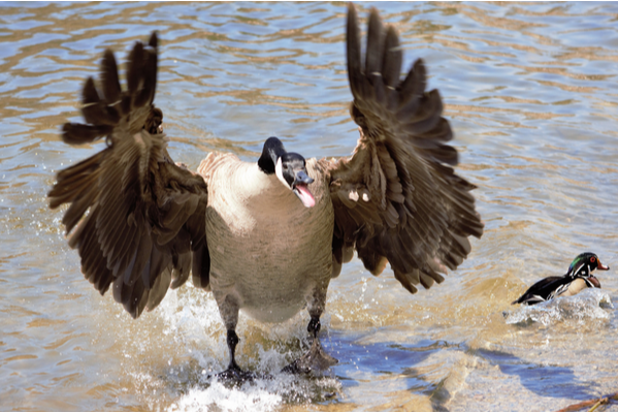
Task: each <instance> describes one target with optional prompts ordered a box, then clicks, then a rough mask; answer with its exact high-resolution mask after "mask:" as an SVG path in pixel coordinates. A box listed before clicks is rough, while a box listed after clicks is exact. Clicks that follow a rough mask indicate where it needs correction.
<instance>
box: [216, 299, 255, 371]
mask: <svg viewBox="0 0 618 412" xmlns="http://www.w3.org/2000/svg"><path fill="white" fill-rule="evenodd" d="M218 303H219V302H218ZM238 311H239V308H238V304H237V303H236V301H235V300H234V299H233V298H232V297H231V296H230V295H228V296H226V297H225V299H223V300H222V301H221V302H220V303H219V312H220V313H221V317H222V318H223V321H224V322H225V327H226V329H227V348H228V350H229V352H230V363H229V365H228V367H227V369H226V370H224V371H223V372H221V373H218V374H217V376H218V377H219V378H220V379H223V380H227V381H236V382H245V381H250V380H253V378H254V377H253V375H252V374H251V373H250V372H245V371H243V370H242V369H240V367H239V366H238V364H237V363H236V345H238V342H239V341H240V339H239V338H238V335H237V334H236V324H237V323H238Z"/></svg>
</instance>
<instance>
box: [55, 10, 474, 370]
mask: <svg viewBox="0 0 618 412" xmlns="http://www.w3.org/2000/svg"><path fill="white" fill-rule="evenodd" d="M158 43H159V40H158V36H157V33H156V32H155V33H153V34H152V35H151V37H150V39H149V41H148V43H147V44H142V43H140V42H137V43H136V44H135V46H134V47H133V49H132V50H131V51H130V53H129V55H128V64H127V70H126V83H127V88H126V89H124V90H123V89H122V88H121V85H120V81H119V74H118V69H117V64H116V59H115V56H114V53H113V52H112V51H111V50H106V51H105V52H104V54H103V58H102V61H101V69H100V70H101V74H100V81H99V82H98V87H99V89H97V85H95V82H94V80H93V79H92V77H90V78H88V79H87V80H86V82H85V84H84V87H83V91H82V106H81V113H82V115H83V118H84V120H85V123H83V124H81V123H65V124H64V125H63V127H62V139H63V141H64V142H65V143H68V144H72V145H76V144H85V143H91V142H94V141H96V140H97V139H103V138H105V142H106V146H105V148H104V149H103V150H101V151H100V152H98V153H96V154H95V155H93V156H91V157H90V158H87V159H85V160H83V161H81V162H79V163H76V164H75V165H72V166H70V167H67V168H66V169H64V170H61V171H59V172H58V173H57V176H56V183H55V184H54V186H53V187H52V189H51V191H50V192H49V198H50V200H49V201H50V207H51V208H52V209H54V208H57V207H59V206H60V205H62V204H69V205H70V206H69V207H68V209H67V210H66V212H65V214H64V216H63V219H62V222H63V223H64V225H65V227H66V233H67V236H68V243H69V245H70V246H71V247H72V248H75V249H77V250H78V252H79V255H80V258H81V270H82V272H83V274H84V276H85V277H86V279H88V281H90V283H92V284H93V285H94V287H95V288H96V290H98V291H99V292H100V293H101V294H102V295H103V294H104V293H105V292H106V291H108V290H109V289H110V288H111V289H112V292H113V297H114V299H115V300H116V301H117V302H119V303H121V304H122V305H123V307H124V309H126V311H127V312H129V313H130V314H131V316H132V317H133V318H137V317H139V316H140V314H141V313H142V312H143V310H144V309H145V310H147V311H151V310H153V309H154V308H156V307H157V305H158V304H159V303H160V302H161V301H162V299H163V298H164V296H165V294H166V292H167V290H168V289H170V288H171V289H175V288H178V287H180V286H181V285H183V284H184V283H185V282H186V281H187V280H188V278H189V277H190V275H191V278H192V281H193V284H194V285H195V286H196V287H198V288H201V289H204V290H206V291H212V294H213V296H214V299H215V300H216V303H217V305H218V308H219V312H220V315H221V319H222V321H223V323H224V324H225V328H226V330H227V346H228V349H229V360H230V361H229V366H228V368H227V369H226V370H225V371H223V372H221V374H220V376H222V377H224V378H230V379H240V380H243V379H249V378H250V374H249V372H246V371H244V370H242V369H241V368H240V367H239V366H238V364H237V363H236V359H235V349H236V345H237V344H238V342H239V337H238V335H237V334H236V331H235V330H236V326H237V323H238V317H239V312H240V311H243V313H245V314H246V315H248V316H250V317H252V318H255V319H257V320H258V321H261V322H282V321H284V320H286V319H289V318H290V317H292V316H294V315H295V314H296V313H298V312H299V311H301V310H302V309H303V308H306V310H307V311H308V313H309V317H310V321H309V324H308V327H307V331H308V332H309V333H310V335H312V339H313V342H312V344H311V346H310V348H309V350H308V351H307V352H306V353H305V354H304V355H302V356H301V357H299V358H298V359H296V360H295V361H293V362H292V363H291V364H290V365H289V366H288V367H286V369H285V370H286V371H288V372H297V373H301V372H303V373H304V372H310V371H320V370H325V369H328V368H329V367H330V366H332V365H334V364H335V363H336V362H337V360H336V359H334V358H333V357H331V356H330V355H328V354H327V353H326V351H324V350H323V348H322V346H321V344H320V340H319V337H318V334H319V332H320V328H321V325H320V317H321V315H322V314H323V312H324V310H325V302H326V293H327V288H328V285H329V282H330V280H331V279H332V278H334V277H337V276H338V275H339V273H340V272H341V267H342V264H344V263H346V262H349V261H350V260H351V259H352V258H353V255H354V251H356V253H357V255H358V258H359V259H360V260H361V261H362V262H363V264H364V266H365V268H366V269H367V270H368V271H369V272H371V273H372V274H373V275H375V276H377V275H379V274H380V273H381V272H382V271H383V270H384V269H385V267H386V265H387V263H389V264H390V267H391V268H392V270H393V273H394V276H395V278H396V279H397V280H398V281H399V282H400V283H401V285H402V286H403V287H404V288H405V289H407V290H408V291H409V292H410V293H416V292H417V290H418V288H417V287H418V285H419V284H420V285H422V286H423V287H424V288H429V287H431V286H432V285H433V284H434V282H437V283H441V282H442V281H443V280H444V277H443V274H446V273H447V270H448V269H451V270H454V269H456V268H457V266H459V265H460V264H461V263H462V262H463V260H464V259H465V258H466V257H467V256H468V254H469V253H470V250H471V245H470V240H469V237H470V236H475V237H477V238H480V237H481V235H482V233H483V227H484V224H483V223H482V221H481V218H480V215H479V214H478V213H477V212H476V210H475V199H474V197H473V196H472V194H471V193H470V191H471V190H472V189H474V188H475V186H474V185H473V184H471V183H469V182H468V181H466V180H465V179H464V178H462V177H460V176H458V175H457V174H455V172H454V170H453V167H454V166H456V165H457V164H458V153H457V150H456V149H455V148H453V147H452V146H450V145H448V144H447V143H448V141H450V140H451V139H452V138H453V132H452V130H451V127H450V125H449V122H448V121H447V120H446V119H445V118H443V117H442V111H443V104H442V99H441V97H440V94H439V93H438V91H437V90H431V91H426V90H425V89H426V83H427V77H426V69H425V65H424V63H423V62H422V60H420V59H419V60H417V61H416V62H415V63H414V64H413V66H412V67H411V69H410V70H409V71H408V72H407V74H406V76H405V77H404V78H403V79H402V78H400V75H401V73H402V67H401V66H402V60H403V53H402V50H401V48H400V46H399V38H398V34H397V32H396V30H395V29H394V28H393V27H392V26H388V27H385V26H384V25H383V23H382V22H381V20H380V17H379V15H378V12H377V11H376V10H375V9H372V10H371V11H370V13H369V23H368V34H367V46H366V52H365V56H364V58H363V55H362V53H361V44H360V43H361V36H360V31H359V25H358V17H357V13H356V10H355V7H354V5H352V4H350V5H349V6H348V10H347V30H346V46H347V70H348V79H349V85H350V89H351V92H352V96H353V102H352V103H351V104H350V114H351V117H352V119H353V120H354V122H355V123H356V124H357V125H358V130H359V134H360V137H359V140H358V144H357V146H356V148H355V149H354V152H353V154H352V155H351V156H349V157H345V158H340V159H319V160H318V159H315V158H311V159H305V157H303V156H302V155H300V154H298V153H292V152H287V151H286V150H285V147H284V145H283V143H282V142H281V140H280V139H278V138H276V137H270V138H268V139H266V141H265V142H264V145H263V150H262V153H261V155H260V157H259V159H258V160H257V162H245V161H241V160H240V159H239V158H238V157H237V156H235V155H234V154H231V153H209V154H208V155H207V156H206V158H205V159H204V160H203V161H202V162H201V164H200V165H199V167H198V169H197V171H195V172H193V171H190V170H188V168H187V166H186V165H184V164H182V163H176V162H174V161H173V160H172V157H171V156H170V154H169V152H168V150H167V142H168V140H169V139H168V137H167V136H166V135H165V133H164V132H163V112H162V110H161V109H159V108H157V107H156V106H154V104H153V102H154V98H155V90H156V81H157V58H158V57H157V56H158V55H157V49H158ZM73 229H75V230H74V231H73ZM310 337H311V336H310Z"/></svg>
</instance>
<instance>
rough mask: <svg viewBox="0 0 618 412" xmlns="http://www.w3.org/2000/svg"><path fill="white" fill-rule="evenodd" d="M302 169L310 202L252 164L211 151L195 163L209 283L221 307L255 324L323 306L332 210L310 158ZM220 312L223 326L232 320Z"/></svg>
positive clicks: (323, 179) (318, 170)
mask: <svg viewBox="0 0 618 412" xmlns="http://www.w3.org/2000/svg"><path fill="white" fill-rule="evenodd" d="M307 171H308V172H309V173H308V174H309V176H310V177H311V178H313V179H314V180H315V182H314V183H313V184H312V185H311V188H312V189H313V190H312V193H313V195H314V198H315V201H316V204H315V206H314V207H311V208H307V207H304V206H303V205H302V204H301V203H300V202H299V201H298V198H297V197H296V196H295V195H294V194H293V193H292V191H291V190H289V189H287V188H286V187H284V186H283V185H282V184H281V182H280V181H279V179H278V178H277V177H276V176H275V175H274V174H272V175H266V174H264V173H263V172H261V171H260V169H259V167H258V166H257V164H256V163H248V162H243V161H241V160H240V159H238V158H237V157H236V156H234V155H230V154H224V155H216V154H211V155H210V156H209V157H208V158H207V159H206V160H204V161H203V162H202V164H201V165H200V167H199V169H198V173H200V174H201V175H202V176H204V180H205V181H206V183H207V184H208V189H209V197H208V208H207V209H206V237H207V239H208V245H209V252H210V259H211V264H210V285H211V288H212V290H213V293H214V295H215V299H216V300H217V302H218V303H219V306H220V307H222V306H238V308H240V309H241V310H243V311H244V312H245V313H247V314H248V315H250V316H251V317H253V318H255V319H257V320H259V321H262V322H281V321H284V320H286V319H288V318H290V317H292V316H294V315H295V314H296V313H298V311H300V310H301V309H302V308H303V307H304V306H305V305H306V304H309V305H315V304H317V305H319V306H320V310H322V309H323V307H324V303H325V302H324V301H325V297H326V293H325V292H326V288H327V286H328V282H329V280H330V277H331V274H332V251H331V250H330V249H329V248H324V247H323V245H330V243H331V242H332V238H333V227H334V214H333V206H332V202H331V200H330V196H329V194H328V192H327V191H326V190H325V189H326V188H327V187H328V186H327V183H326V177H325V175H324V173H323V171H322V170H321V168H320V167H318V164H317V162H316V161H315V159H312V160H309V161H308V162H307ZM282 211H284V212H282ZM301 223H302V226H300V227H301V229H300V230H293V229H294V228H298V227H299V225H300V224H301ZM265 251H268V253H264V252H265ZM314 296H317V297H318V298H317V299H316V300H317V301H314V299H313V297H314ZM226 299H227V300H228V302H227V303H226V304H224V303H223V302H225V301H226ZM310 311H311V309H310ZM227 312H228V313H222V316H223V318H224V321H225V324H226V326H228V329H229V325H235V322H236V320H237V319H236V315H235V313H229V312H234V311H227Z"/></svg>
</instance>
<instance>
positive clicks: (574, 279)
mask: <svg viewBox="0 0 618 412" xmlns="http://www.w3.org/2000/svg"><path fill="white" fill-rule="evenodd" d="M595 269H598V270H609V266H605V265H603V264H602V263H601V261H600V260H599V257H598V256H597V255H595V254H594V253H590V252H584V253H580V254H579V255H577V257H576V258H575V259H573V262H571V264H570V265H569V269H568V270H567V272H566V273H565V274H564V275H563V276H549V277H546V278H544V279H541V280H539V281H538V282H536V283H535V284H534V285H532V286H530V288H528V290H526V292H525V293H524V294H523V295H521V296H520V297H519V298H517V299H516V300H514V301H513V302H511V304H512V305H516V304H520V303H521V304H524V305H536V304H537V303H541V302H546V301H549V300H552V299H554V298H557V297H558V296H573V295H576V294H578V293H579V292H581V291H582V290H584V289H586V288H592V287H594V288H601V282H599V279H597V278H596V277H595V276H594V275H593V274H592V272H594V270H595Z"/></svg>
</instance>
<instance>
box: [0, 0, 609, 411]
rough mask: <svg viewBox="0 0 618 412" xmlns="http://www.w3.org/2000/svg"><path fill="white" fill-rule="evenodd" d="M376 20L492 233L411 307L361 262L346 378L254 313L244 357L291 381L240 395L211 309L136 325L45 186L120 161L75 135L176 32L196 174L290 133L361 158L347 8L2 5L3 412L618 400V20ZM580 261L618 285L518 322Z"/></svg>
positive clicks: (169, 102)
mask: <svg viewBox="0 0 618 412" xmlns="http://www.w3.org/2000/svg"><path fill="white" fill-rule="evenodd" d="M375 6H376V7H378V9H379V10H380V12H381V15H382V17H383V19H385V20H386V21H388V22H390V23H392V24H394V25H395V27H396V28H397V30H398V31H399V32H400V33H401V37H402V43H403V46H404V48H405V66H406V67H409V65H410V64H411V63H412V62H413V60H414V59H415V58H417V57H422V58H423V59H424V60H425V62H426V64H427V67H428V71H429V74H430V76H431V77H430V79H429V86H430V87H431V88H439V90H440V93H441V95H442V96H443V99H444V101H445V104H446V116H448V118H449V119H450V120H451V123H452V126H453V128H454V130H455V132H456V140H455V144H456V146H457V148H458V149H459V151H460V153H461V162H462V164H461V166H460V168H459V171H460V173H461V174H462V175H464V176H465V177H466V178H467V179H469V180H470V181H472V182H473V183H475V184H477V185H478V186H479V189H478V190H476V191H475V194H476V197H477V204H478V209H479V211H480V213H481V214H482V216H483V219H484V221H485V222H486V231H485V234H484V236H483V238H482V239H481V240H479V241H475V242H474V245H473V246H474V248H473V252H472V254H471V255H470V257H469V259H468V260H467V261H466V262H465V263H464V264H463V265H462V266H461V267H460V269H459V270H458V271H457V272H455V273H452V274H450V275H449V276H448V278H447V280H446V282H444V283H443V284H442V285H439V286H437V287H434V288H432V289H431V290H429V291H421V292H420V293H418V294H417V295H414V296H411V295H409V294H408V293H407V292H406V291H405V290H403V288H401V287H400V285H399V283H398V282H397V281H396V280H394V278H393V276H392V272H390V271H386V272H385V273H384V274H382V276H380V277H379V278H374V277H372V276H371V275H370V274H368V273H367V272H366V271H364V270H363V268H362V265H361V264H360V262H359V261H357V260H354V261H353V262H352V263H350V264H348V265H346V266H344V269H343V273H342V275H341V276H340V277H339V278H337V279H336V280H335V281H333V282H332V284H331V287H330V289H329V298H328V306H327V312H326V314H325V315H324V318H323V325H324V328H323V335H322V339H323V342H324V345H325V347H326V348H327V350H328V351H329V352H330V353H332V354H333V355H334V356H336V357H337V358H339V360H340V363H339V365H337V366H336V367H334V368H333V369H332V373H331V374H330V375H328V374H327V375H326V376H323V377H320V378H316V379H306V378H301V379H297V378H292V377H287V376H282V375H281V374H278V373H277V371H278V370H279V368H280V367H282V366H284V365H285V364H287V362H289V361H290V360H291V359H293V358H294V357H295V356H298V355H299V354H300V353H301V352H302V347H303V345H306V343H307V341H306V332H305V327H306V323H307V321H308V318H307V315H306V314H305V313H301V314H300V315H298V316H297V317H295V318H294V319H292V320H290V321H289V322H287V323H285V324H282V325H262V324H259V323H257V322H254V321H251V320H249V319H246V318H242V319H241V322H240V327H239V330H238V334H239V336H240V337H241V339H242V341H241V343H240V345H239V363H240V364H241V365H243V366H245V367H248V368H252V369H254V370H259V371H262V372H267V373H272V374H274V375H275V377H274V379H273V380H259V381H258V382H257V383H256V384H255V385H245V386H243V387H241V388H235V389H234V388H232V389H230V388H227V387H225V386H223V385H221V384H219V383H217V382H214V383H213V382H211V381H209V380H208V379H206V377H207V375H208V374H209V373H211V372H212V371H218V370H221V369H222V368H224V367H225V366H226V363H227V349H226V346H225V336H224V330H223V326H222V324H221V321H220V319H219V316H218V313H217V309H216V306H215V304H214V301H213V299H212V296H211V295H209V294H206V293H203V292H201V291H199V290H197V289H194V288H193V287H191V286H189V287H187V286H185V287H183V288H182V289H181V290H179V291H177V292H173V293H170V294H168V296H167V297H166V298H165V300H164V302H163V304H162V305H161V307H159V308H158V309H157V310H155V311H154V312H152V313H148V314H144V315H143V316H142V317H141V318H140V319H139V320H138V321H133V320H132V319H131V318H130V316H128V315H127V314H126V313H124V312H123V310H122V308H121V307H120V306H119V305H117V304H115V303H114V302H113V299H112V298H111V296H105V297H104V298H101V297H100V296H99V294H98V293H97V292H96V291H95V290H94V289H93V288H92V287H91V286H90V285H89V283H88V282H86V281H85V280H84V279H83V276H82V275H81V274H80V270H79V262H78V257H77V254H76V252H74V251H72V250H69V249H68V247H67V246H66V241H65V239H64V236H63V228H62V227H61V224H60V218H61V212H60V211H50V210H49V209H48V207H47V204H46V193H47V191H48V190H49V188H50V186H51V185H52V184H53V182H54V173H55V171H57V170H59V169H61V168H64V167H66V166H67V165H69V164H73V163H75V162H76V161H78V160H80V159H82V158H84V157H86V156H88V155H90V154H92V153H94V151H96V150H99V149H100V147H101V146H100V145H93V146H90V147H80V148H70V147H67V146H65V145H63V144H62V143H61V142H60V141H59V133H58V131H59V126H60V125H61V124H62V123H63V122H65V121H66V120H67V119H68V120H72V121H75V120H78V118H79V117H78V112H77V110H76V108H77V101H78V96H79V92H80V89H81V86H82V82H83V79H84V78H85V77H86V76H88V75H93V74H95V73H96V71H97V62H98V60H99V59H100V56H101V53H102V51H103V50H104V48H106V47H111V48H113V49H115V50H117V51H119V52H120V55H119V57H121V56H124V53H126V51H127V50H128V49H129V47H130V46H131V45H132V43H133V42H134V41H135V40H137V39H141V40H145V39H146V38H147V36H148V35H149V33H150V32H151V31H152V30H155V29H156V30H158V31H159V34H160V38H161V43H162V46H161V55H160V61H161V65H160V72H159V78H160V80H159V88H158V94H157V98H156V101H157V104H158V106H159V107H161V108H162V109H163V110H164V113H165V119H164V121H165V130H166V132H167V133H168V135H169V136H171V137H172V139H173V140H172V143H171V145H170V146H171V149H170V151H171V154H172V156H174V159H175V160H182V161H184V162H185V163H187V164H189V166H190V167H191V168H195V167H197V165H198V164H199V161H200V160H201V158H202V157H204V156H205V153H206V152H208V151H211V150H223V151H232V152H234V153H237V154H238V155H240V156H241V157H243V158H244V159H247V160H249V159H255V156H256V154H257V153H258V152H259V150H260V147H261V143H262V142H263V140H264V139H265V138H266V137H268V136H271V135H276V136H279V137H280V138H282V139H283V140H284V141H285V144H286V147H287V148H288V149H289V150H293V151H297V152H300V153H302V154H304V155H305V156H306V157H312V156H316V157H324V156H343V155H347V154H349V153H350V151H351V150H352V149H353V147H354V145H355V143H356V139H357V137H358V134H357V132H356V130H355V126H354V124H353V123H352V122H351V121H350V119H349V115H348V112H347V104H348V102H349V100H350V93H349V90H348V86H347V78H346V72H345V66H344V45H343V39H344V16H345V7H344V4H342V3H298V4H288V3H277V4H274V3H273V4H270V3H256V4H253V3H242V4H233V3H232V4H227V3H218V4H209V3H200V4H166V3H152V4H151V3H129V4H122V3H113V4H112V3H102V4H99V3H51V4H50V3H25V4H24V3H0V116H1V117H2V119H3V120H2V129H1V130H0V230H1V231H2V243H1V248H0V250H1V251H0V288H1V290H2V299H1V300H0V382H2V383H3V384H2V387H1V388H0V405H1V406H0V409H1V410H7V411H13V410H15V411H16V410H32V411H50V410H63V411H72V410H76V411H81V410H132V411H142V410H144V411H150V410H154V411H206V410H219V411H243V410H247V411H248V410H251V411H253V410H258V411H259V410H261V411H271V410H282V411H301V410H316V411H325V410H329V411H349V410H364V411H377V410H380V411H382V410H415V411H417V410H418V411H430V410H437V411H442V410H450V411H476V410H501V411H507V410H512V411H528V410H535V411H536V410H539V411H551V410H557V409H560V408H562V407H565V406H567V405H569V404H573V403H577V402H580V401H582V400H586V399H590V398H593V397H596V396H600V395H603V394H607V393H611V392H615V391H617V390H618V368H617V367H616V364H617V363H618V351H617V350H616V338H615V337H616V331H617V328H618V320H617V313H616V308H615V305H613V304H611V302H612V301H613V302H615V301H616V298H617V290H618V281H617V277H616V275H615V266H616V262H617V260H618V254H617V250H618V238H617V235H616V233H615V229H616V219H617V212H616V208H615V204H614V203H615V199H616V198H617V196H618V189H617V188H618V184H617V183H618V179H617V177H616V176H617V174H616V173H617V168H616V166H615V159H616V158H617V157H618V144H617V138H618V133H617V132H616V122H617V120H618V117H617V115H618V94H617V93H616V87H615V84H616V81H617V79H616V61H617V60H618V32H617V30H616V27H617V26H616V20H617V18H618V6H617V5H616V4H615V3H522V4H517V3H505V4H503V3H499V4H494V3H492V4H486V3H456V4H451V3H411V4H409V3H379V4H376V5H375ZM358 7H359V8H361V9H363V11H362V12H361V15H362V16H363V18H365V16H366V10H367V9H368V7H370V5H369V4H359V5H358ZM121 58H122V57H121ZM583 251H593V252H596V253H597V254H598V255H599V257H600V258H601V260H602V262H603V263H605V264H606V265H609V266H611V267H613V268H614V269H612V270H611V271H609V272H602V273H600V274H599V278H600V281H601V284H602V285H603V289H602V290H601V291H598V290H594V291H586V292H585V293H583V294H580V295H578V296H576V297H574V298H568V299H560V300H558V301H556V302H552V303H550V304H547V305H544V306H542V307H538V308H523V309H522V308H518V307H514V306H511V305H510V302H511V301H512V300H513V299H515V298H516V297H518V296H519V294H520V293H522V292H523V291H524V290H525V289H526V288H527V286H529V285H530V284H532V283H533V282H534V281H536V280H537V279H539V278H540V277H543V276H547V275H552V274H553V275H557V274H562V273H564V272H565V271H566V268H567V266H568V265H569V263H570V262H571V260H572V259H573V258H574V257H575V256H576V255H577V254H578V253H580V252H583ZM605 410H614V411H616V410H618V406H616V405H613V406H610V407H606V409H605Z"/></svg>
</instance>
